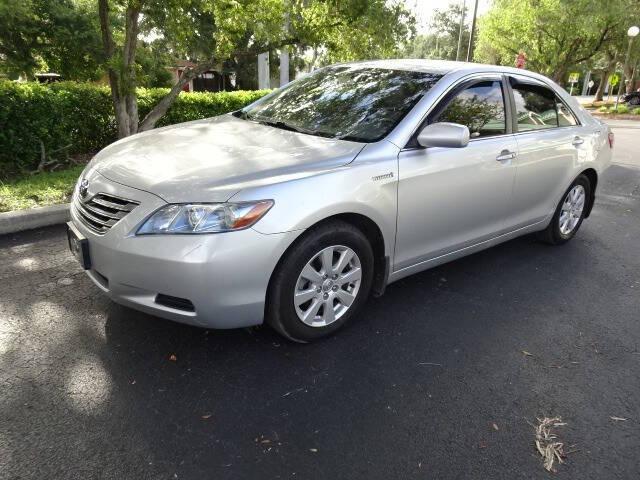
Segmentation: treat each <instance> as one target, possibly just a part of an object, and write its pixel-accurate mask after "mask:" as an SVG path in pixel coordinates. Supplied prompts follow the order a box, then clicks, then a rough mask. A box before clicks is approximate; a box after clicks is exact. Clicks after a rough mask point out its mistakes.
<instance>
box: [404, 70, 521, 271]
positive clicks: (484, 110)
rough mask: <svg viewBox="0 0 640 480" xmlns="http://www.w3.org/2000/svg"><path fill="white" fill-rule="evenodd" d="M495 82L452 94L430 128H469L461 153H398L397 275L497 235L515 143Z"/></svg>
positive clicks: (510, 179)
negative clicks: (450, 125) (444, 125)
mask: <svg viewBox="0 0 640 480" xmlns="http://www.w3.org/2000/svg"><path fill="white" fill-rule="evenodd" d="M504 91H505V90H504V88H503V85H502V80H501V78H500V77H496V78H492V79H479V80H475V81H472V82H470V83H467V84H465V85H463V86H462V87H461V88H460V89H456V90H454V93H452V94H451V95H450V96H449V98H447V99H445V100H444V104H443V105H442V106H440V107H437V108H436V109H435V110H434V114H433V118H429V120H428V122H429V123H435V122H453V123H459V124H463V125H466V126H468V127H469V130H470V133H471V140H470V142H469V145H468V146H467V147H464V148H440V147H430V148H410V149H405V150H403V151H401V152H400V155H399V186H398V227H397V238H396V252H395V258H394V271H397V270H401V269H403V268H407V267H410V266H412V265H415V264H418V263H421V262H425V261H427V260H429V259H432V258H435V257H438V256H441V255H444V254H446V253H449V252H453V251H456V250H459V249H461V248H465V247H467V246H470V245H473V244H475V243H479V242H482V241H484V240H488V239H490V238H492V237H495V236H497V235H499V234H500V233H501V232H502V231H503V229H504V222H505V215H506V213H507V211H508V208H509V203H510V201H511V194H512V189H513V183H514V178H515V163H514V160H515V158H516V156H517V144H516V141H515V139H514V138H513V136H512V135H510V134H509V132H510V129H509V128H508V126H507V115H506V112H505V101H504V99H505V95H504Z"/></svg>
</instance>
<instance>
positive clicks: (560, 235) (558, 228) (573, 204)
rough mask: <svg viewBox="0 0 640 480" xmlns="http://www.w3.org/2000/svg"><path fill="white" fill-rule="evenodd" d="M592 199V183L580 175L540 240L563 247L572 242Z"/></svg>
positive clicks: (541, 233) (559, 205)
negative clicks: (564, 244)
mask: <svg viewBox="0 0 640 480" xmlns="http://www.w3.org/2000/svg"><path fill="white" fill-rule="evenodd" d="M590 198H591V182H590V181H589V179H588V178H587V176H586V175H579V176H578V178H576V179H575V180H574V181H573V183H572V184H571V186H570V187H569V188H568V189H567V191H566V192H565V194H564V196H563V197H562V200H560V203H559V204H558V206H557V208H556V211H555V213H554V215H553V218H552V219H551V223H549V226H548V227H547V228H546V229H545V230H543V231H542V232H540V234H539V238H540V239H541V240H542V241H544V242H546V243H549V244H551V245H562V244H563V243H566V242H568V241H569V240H571V239H572V238H573V237H574V236H575V235H576V233H577V232H578V229H579V228H580V225H582V221H583V220H584V216H585V213H586V211H587V202H588V201H589V199H590Z"/></svg>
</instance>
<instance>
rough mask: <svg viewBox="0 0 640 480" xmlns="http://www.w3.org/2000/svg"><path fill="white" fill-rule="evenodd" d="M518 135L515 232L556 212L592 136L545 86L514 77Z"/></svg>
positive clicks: (513, 213) (509, 219) (512, 219)
mask: <svg viewBox="0 0 640 480" xmlns="http://www.w3.org/2000/svg"><path fill="white" fill-rule="evenodd" d="M509 86H510V91H511V92H512V96H511V101H512V111H513V113H514V114H513V122H514V125H513V130H514V132H515V135H514V137H515V139H516V141H517V143H518V157H517V159H516V160H515V164H516V165H517V174H516V181H515V186H514V191H513V201H512V208H511V209H510V212H509V214H508V216H507V226H508V227H509V229H510V230H513V229H517V228H521V227H525V226H527V225H532V224H535V223H538V222H541V221H543V220H544V219H545V218H547V217H548V215H549V214H550V213H551V212H553V211H554V209H555V207H556V205H557V202H558V198H559V197H560V196H561V195H562V193H563V192H564V190H565V189H566V188H567V187H568V186H569V183H570V182H571V180H572V177H573V175H574V171H575V166H576V165H577V164H578V162H579V159H580V156H581V155H584V153H585V142H586V140H587V139H586V138H585V136H586V135H587V134H586V133H585V132H583V131H582V129H581V128H582V127H581V126H580V124H579V123H578V120H577V118H576V117H575V115H574V114H573V113H572V112H571V110H570V108H569V107H568V106H567V105H565V104H564V102H563V101H562V100H561V99H560V98H559V97H558V96H557V95H556V94H555V93H554V92H553V90H551V89H550V88H549V87H547V86H546V85H544V84H543V83H542V82H538V81H537V80H534V79H532V78H529V77H524V76H523V77H520V76H510V78H509Z"/></svg>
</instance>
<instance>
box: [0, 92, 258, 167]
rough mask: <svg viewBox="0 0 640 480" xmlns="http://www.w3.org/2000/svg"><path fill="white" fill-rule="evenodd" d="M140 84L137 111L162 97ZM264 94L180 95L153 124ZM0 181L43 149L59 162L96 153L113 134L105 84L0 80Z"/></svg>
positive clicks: (224, 108)
mask: <svg viewBox="0 0 640 480" xmlns="http://www.w3.org/2000/svg"><path fill="white" fill-rule="evenodd" d="M167 91H168V89H165V88H150V89H147V88H140V89H138V92H137V94H138V99H139V105H140V111H141V113H142V115H144V114H146V112H148V111H149V110H151V108H153V106H154V105H155V104H156V103H157V102H158V101H159V100H160V99H161V98H162V97H163V96H164V95H166V93H167ZM266 93H268V91H266V90H261V91H236V92H218V93H209V92H196V93H181V94H180V96H179V97H178V99H177V100H176V102H175V103H174V104H173V106H172V107H171V109H170V110H169V111H168V113H167V115H165V116H164V117H163V118H162V120H161V121H160V122H159V125H158V126H164V125H171V124H174V123H180V122H187V121H190V120H197V119H200V118H207V117H212V116H215V115H221V114H223V113H227V112H231V111H234V110H238V109H240V108H242V107H244V106H245V105H248V104H249V103H251V102H254V101H255V100H257V99H258V98H260V97H262V96H263V95H265V94H266ZM0 125H1V126H2V128H0V179H6V178H9V177H12V176H16V175H19V174H24V173H25V172H29V171H33V170H35V169H36V168H37V167H38V165H39V163H40V159H41V155H42V149H43V148H44V152H45V154H46V156H47V158H48V159H52V160H58V161H60V162H62V163H64V160H65V159H66V157H67V156H68V155H73V154H84V153H92V152H97V151H98V150H100V149H102V148H103V147H105V146H106V145H108V144H109V143H111V142H113V141H115V139H116V138H117V129H116V125H115V117H114V112H113V105H112V102H111V97H110V93H109V87H106V86H96V85H93V84H88V83H75V82H60V83H54V84H50V85H42V84H38V83H16V82H9V81H0Z"/></svg>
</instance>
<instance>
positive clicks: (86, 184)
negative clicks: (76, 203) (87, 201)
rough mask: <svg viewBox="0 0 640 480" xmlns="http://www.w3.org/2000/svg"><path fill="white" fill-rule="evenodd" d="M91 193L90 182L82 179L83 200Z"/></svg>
mask: <svg viewBox="0 0 640 480" xmlns="http://www.w3.org/2000/svg"><path fill="white" fill-rule="evenodd" d="M88 191H89V180H87V179H86V178H84V179H82V181H81V182H80V189H79V192H80V196H81V197H82V198H85V197H86V196H87V192H88Z"/></svg>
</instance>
